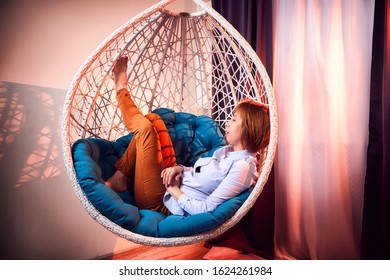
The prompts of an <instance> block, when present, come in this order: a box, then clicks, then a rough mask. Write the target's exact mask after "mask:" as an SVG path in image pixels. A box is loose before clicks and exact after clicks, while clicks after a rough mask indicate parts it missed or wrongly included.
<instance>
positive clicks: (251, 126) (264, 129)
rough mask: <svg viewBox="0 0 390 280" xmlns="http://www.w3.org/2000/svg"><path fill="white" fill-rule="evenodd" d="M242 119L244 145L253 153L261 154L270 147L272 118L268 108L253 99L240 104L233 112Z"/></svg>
mask: <svg viewBox="0 0 390 280" xmlns="http://www.w3.org/2000/svg"><path fill="white" fill-rule="evenodd" d="M236 112H237V113H239V114H240V117H241V119H242V144H243V146H244V149H246V150H248V151H249V152H251V153H256V152H259V151H260V150H261V149H264V148H265V147H267V146H268V143H269V137H270V117H269V109H268V106H267V105H265V104H262V103H259V102H256V101H254V100H251V99H245V100H242V101H240V102H239V103H238V105H237V106H236V108H235V109H234V111H233V114H234V113H236Z"/></svg>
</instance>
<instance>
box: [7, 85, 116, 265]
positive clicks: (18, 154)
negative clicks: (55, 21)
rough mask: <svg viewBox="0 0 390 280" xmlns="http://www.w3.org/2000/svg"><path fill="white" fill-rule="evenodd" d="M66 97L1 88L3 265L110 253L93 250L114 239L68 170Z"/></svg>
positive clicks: (51, 91)
mask: <svg viewBox="0 0 390 280" xmlns="http://www.w3.org/2000/svg"><path fill="white" fill-rule="evenodd" d="M64 97H65V91H64V90H57V89H50V88H42V87H36V86H29V85H20V84H13V83H6V82H0V174H1V186H0V205H1V206H0V207H1V208H0V210H1V214H0V224H1V231H0V237H1V240H2V246H1V249H0V259H85V258H91V257H95V256H96V255H99V254H100V253H101V254H104V253H106V252H96V251H98V250H94V247H95V248H96V247H97V246H98V245H97V243H100V242H99V241H102V240H103V241H104V242H106V243H107V236H109V235H110V234H109V233H106V231H105V230H103V229H102V228H100V226H99V225H97V223H95V222H94V221H93V220H92V219H91V218H90V217H89V216H88V214H87V213H86V212H85V211H84V209H83V208H82V207H81V205H80V203H79V202H78V200H77V198H76V196H75V195H74V193H73V190H72V187H71V185H70V182H69V179H68V177H67V174H66V171H65V167H64V164H63V159H62V154H61V140H60V121H61V120H60V118H61V111H62V107H63V101H64ZM89 223H90V225H88V224H89ZM95 227H96V228H95ZM79 228H82V229H83V230H78V229H79ZM91 234H93V235H94V236H93V238H91ZM99 238H102V240H99ZM99 245H100V244H99ZM107 245H108V244H106V245H105V246H107ZM105 246H104V245H103V246H100V247H101V249H100V250H104V249H103V248H104V247H105ZM113 246H114V244H113V243H111V244H109V245H108V248H106V251H107V250H108V251H110V249H112V248H113Z"/></svg>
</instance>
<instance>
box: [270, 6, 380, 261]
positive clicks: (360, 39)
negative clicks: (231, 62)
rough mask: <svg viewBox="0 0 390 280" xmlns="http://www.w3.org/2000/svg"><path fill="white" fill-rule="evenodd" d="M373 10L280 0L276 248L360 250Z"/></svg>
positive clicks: (324, 254) (290, 251)
mask: <svg viewBox="0 0 390 280" xmlns="http://www.w3.org/2000/svg"><path fill="white" fill-rule="evenodd" d="M373 11H374V1H364V0H359V1H352V0H351V1H338V0H330V1H320V0H314V1H300V0H276V1H274V7H273V12H274V89H275V93H276V97H277V101H278V103H277V105H278V114H279V142H278V152H277V157H276V159H275V164H274V168H275V178H276V182H275V189H276V193H275V197H276V213H275V243H276V250H277V253H276V255H277V258H298V259H359V258H360V242H361V221H362V212H363V192H364V176H365V167H366V166H365V164H366V149H367V145H368V109H369V106H368V104H369V82H370V79H369V77H370V64H371V47H372V46H371V37H372V22H373Z"/></svg>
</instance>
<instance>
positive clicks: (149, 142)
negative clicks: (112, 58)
mask: <svg viewBox="0 0 390 280" xmlns="http://www.w3.org/2000/svg"><path fill="white" fill-rule="evenodd" d="M126 69H127V59H124V58H122V59H120V60H118V62H117V64H116V65H115V67H114V76H115V79H116V86H117V88H119V90H118V91H117V100H118V105H119V108H120V110H121V112H122V116H123V121H124V123H125V125H126V127H127V128H128V129H129V130H130V131H131V132H132V133H133V134H134V137H133V140H132V141H131V142H134V143H135V144H132V143H130V145H129V148H128V149H127V151H126V152H125V155H124V157H122V158H121V159H120V160H119V161H118V163H117V164H116V166H117V168H118V170H120V171H121V172H124V173H127V174H124V173H122V174H123V176H126V175H129V174H128V173H129V170H132V167H131V165H133V166H134V161H135V174H134V195H135V200H136V202H137V205H138V207H140V208H146V209H151V210H156V211H160V212H163V213H167V210H166V207H165V206H164V204H163V202H162V198H163V195H164V193H165V187H164V185H163V183H162V179H161V171H162V170H163V168H164V163H163V157H162V152H161V145H160V142H159V140H158V137H157V133H156V130H155V128H154V126H153V124H152V123H151V122H150V121H149V120H148V119H147V118H146V117H145V116H143V114H142V113H141V111H140V110H139V109H138V108H137V106H136V105H135V104H134V102H133V101H132V99H131V97H130V94H129V92H128V91H127V89H126V88H123V85H125V86H126V82H124V80H126V79H127V77H126ZM134 146H135V151H134ZM134 154H135V158H134ZM126 159H129V160H130V162H127V161H126ZM122 166H124V167H122ZM129 166H130V168H129ZM114 176H115V175H114ZM123 176H122V177H123ZM126 181H127V180H126Z"/></svg>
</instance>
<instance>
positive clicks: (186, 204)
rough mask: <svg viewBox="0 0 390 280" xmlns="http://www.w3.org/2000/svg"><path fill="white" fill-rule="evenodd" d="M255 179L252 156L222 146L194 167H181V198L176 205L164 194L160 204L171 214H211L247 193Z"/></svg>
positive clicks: (245, 151)
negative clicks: (182, 170)
mask: <svg viewBox="0 0 390 280" xmlns="http://www.w3.org/2000/svg"><path fill="white" fill-rule="evenodd" d="M256 179H257V173H256V165H255V157H254V155H253V154H251V153H249V152H248V151H247V150H242V151H236V152H234V151H232V149H231V147H230V146H225V147H222V148H220V149H218V150H216V151H215V152H214V154H213V156H212V157H207V158H199V159H198V160H197V161H196V162H195V165H194V167H191V168H189V167H185V168H184V172H183V180H182V185H181V187H180V189H181V191H182V192H183V193H184V194H182V195H181V196H180V198H179V200H178V201H176V200H175V199H174V198H173V196H171V194H170V193H169V192H168V191H167V192H165V195H164V199H163V201H164V204H165V206H166V207H167V208H168V209H169V211H170V212H171V213H172V214H178V215H184V216H188V215H193V214H197V213H202V212H211V211H213V210H214V209H215V208H216V207H217V206H218V205H220V204H221V203H223V202H224V201H226V200H228V199H230V198H232V197H235V196H237V195H238V194H240V193H241V192H243V191H244V190H247V189H248V188H249V187H250V186H251V185H252V184H253V183H254V181H255V180H256Z"/></svg>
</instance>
